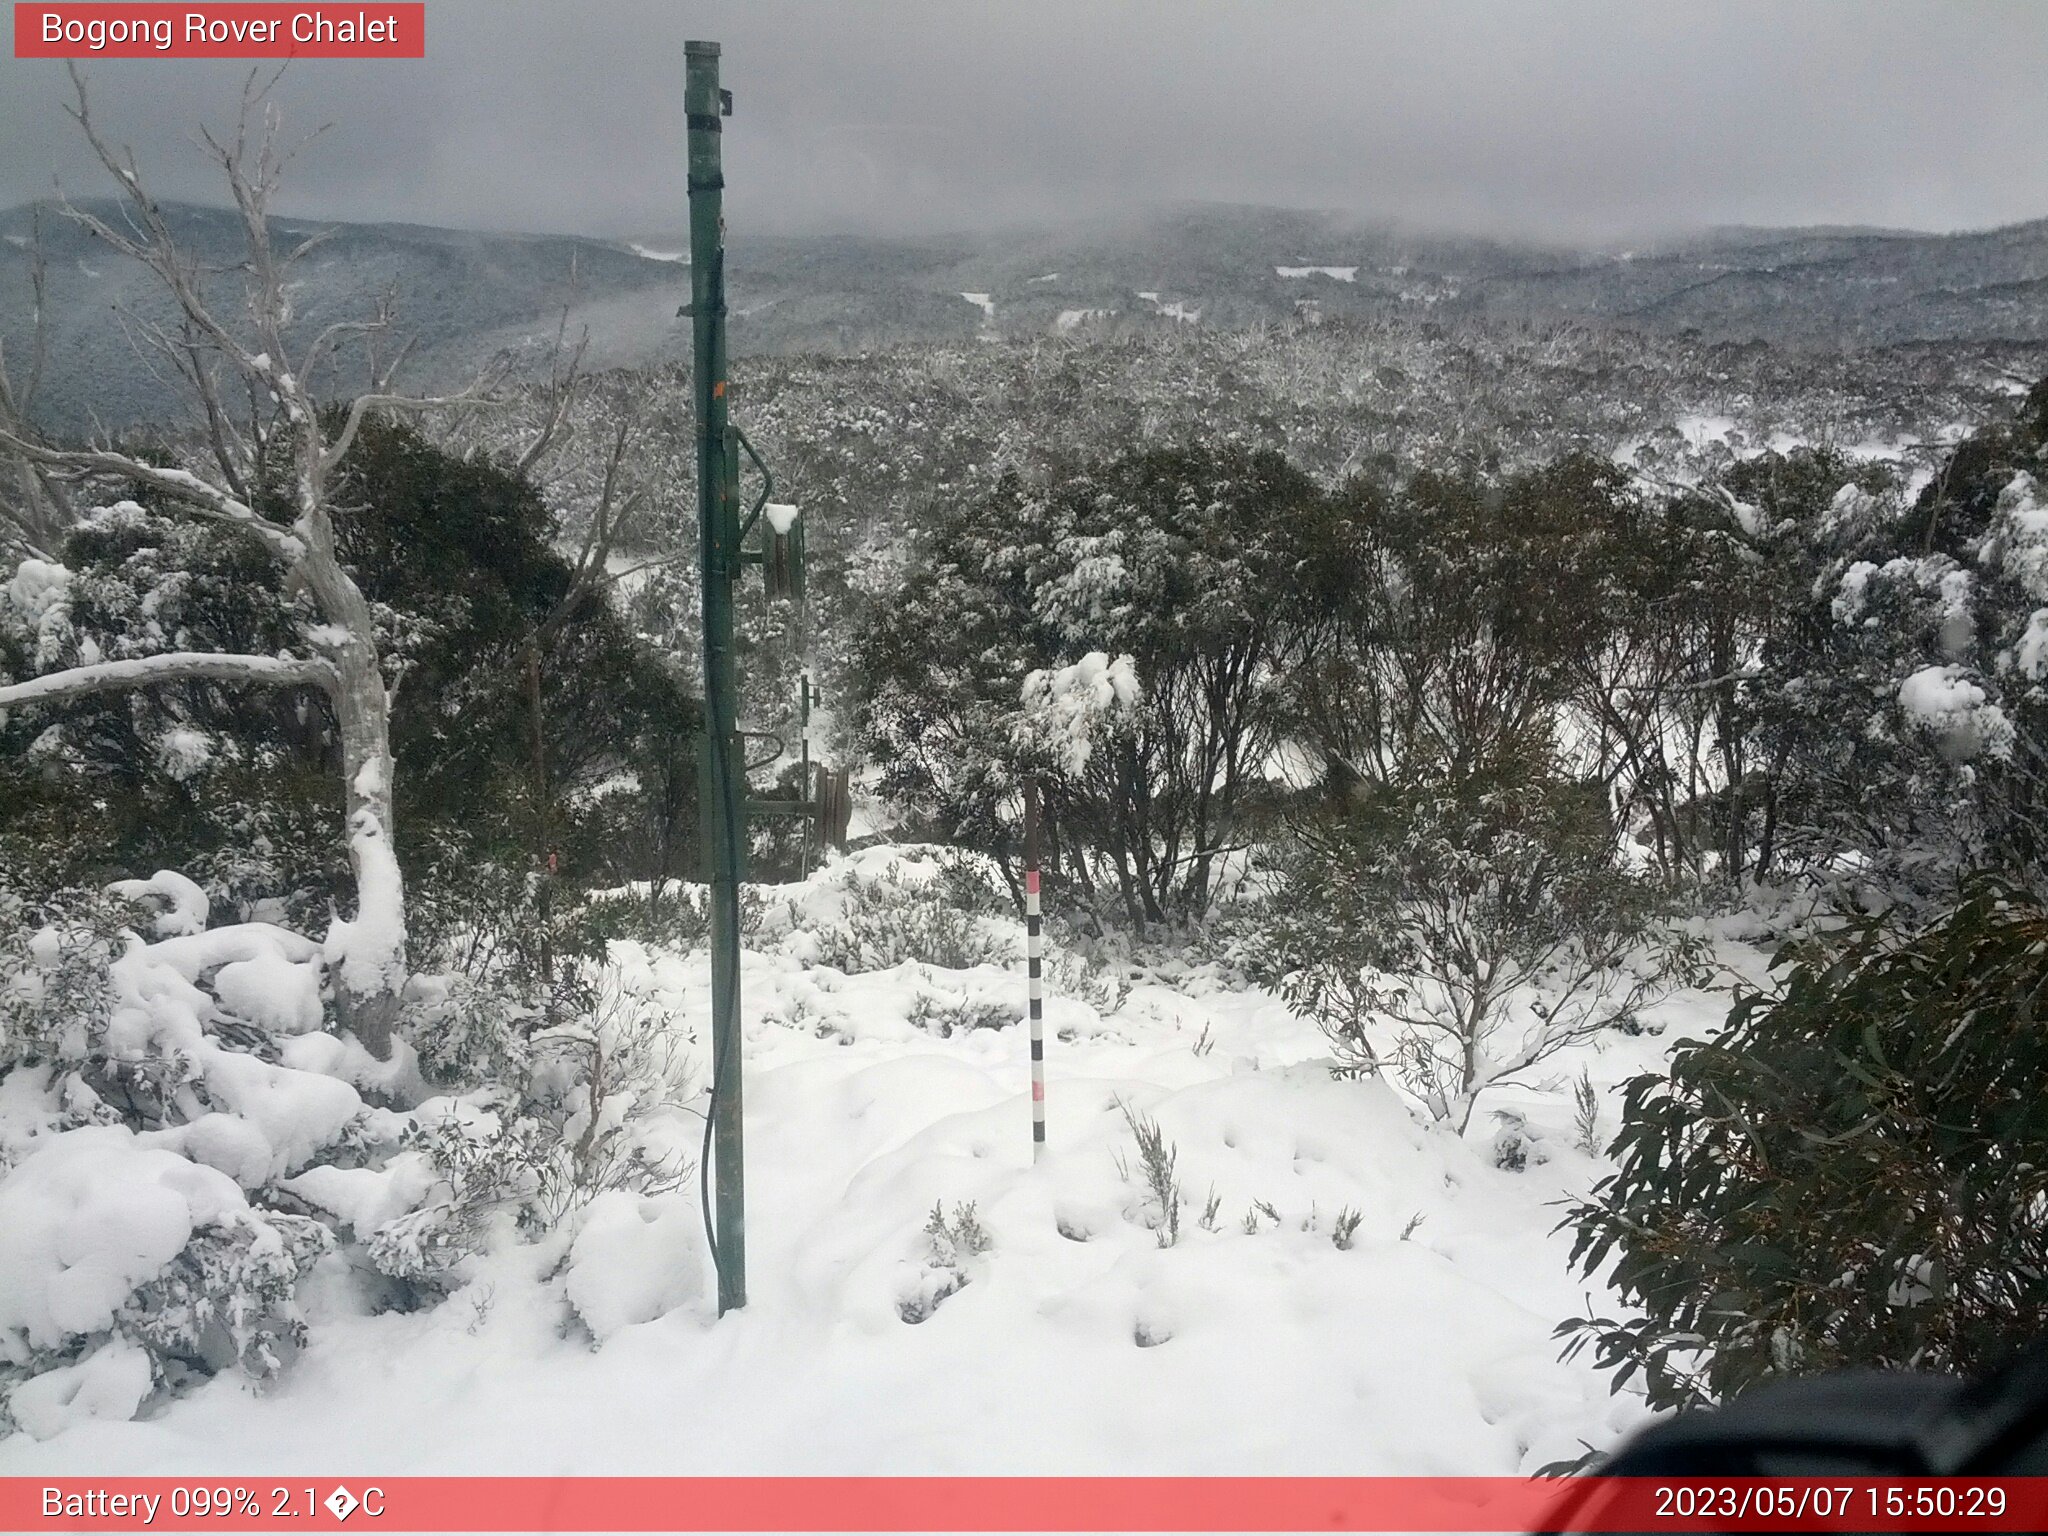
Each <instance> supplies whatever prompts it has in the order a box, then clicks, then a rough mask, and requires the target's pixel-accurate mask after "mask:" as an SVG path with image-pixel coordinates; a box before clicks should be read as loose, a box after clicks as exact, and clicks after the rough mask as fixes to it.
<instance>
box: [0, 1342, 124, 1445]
mask: <svg viewBox="0 0 2048 1536" xmlns="http://www.w3.org/2000/svg"><path fill="white" fill-rule="evenodd" d="M151 1385H152V1382H151V1379H150V1369H149V1355H148V1353H147V1352H146V1351H145V1350H144V1349H143V1348H142V1347H141V1346H140V1345H137V1344H131V1343H129V1342H128V1341H127V1340H126V1339H115V1340H113V1341H111V1342H109V1343H107V1344H105V1345H102V1346H101V1347H100V1348H99V1349H97V1350H95V1351H94V1352H93V1353H92V1354H91V1355H89V1356H87V1357H86V1358H85V1359H84V1360H83V1361H81V1362H80V1363H79V1364H77V1365H65V1366H59V1367H58V1368H57V1369H56V1370H54V1371H45V1372H44V1373H43V1374H42V1375H40V1376H36V1377H32V1378H31V1379H29V1380H28V1381H25V1382H23V1383H22V1384H21V1385H20V1386H18V1387H16V1388H15V1389H14V1390H13V1392H11V1393H9V1394H8V1398H7V1408H8V1411H9V1412H10V1413H11V1414H12V1415H13V1416H14V1419H15V1421H16V1422H17V1423H19V1424H20V1425H21V1427H22V1428H23V1429H25V1430H26V1431H28V1433H29V1434H30V1435H31V1436H32V1437H34V1438H35V1439H37V1440H47V1439H49V1438H50V1437H51V1436H52V1435H55V1434H57V1433H59V1432H60V1431H62V1430H66V1429H69V1428H71V1427H72V1426H73V1425H74V1424H83V1423H86V1422H88V1421H89V1420H92V1419H113V1420H122V1419H129V1418H133V1417H134V1415H135V1410H136V1409H137V1408H138V1407H140V1406H141V1405H142V1400H143V1399H144V1398H145V1397H147V1396H148V1395H149V1392H150V1387H151Z"/></svg>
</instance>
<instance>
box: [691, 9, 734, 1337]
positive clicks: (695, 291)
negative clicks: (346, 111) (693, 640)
mask: <svg viewBox="0 0 2048 1536" xmlns="http://www.w3.org/2000/svg"><path fill="white" fill-rule="evenodd" d="M683 56H684V60H685V85H684V93H683V107H684V111H685V112H686V113H687V114H688V123H689V140H690V162H689V164H690V171H689V189H690V317H691V318H690V330H691V339H692V342H693V346H694V352H695V357H696V379H695V393H696V402H697V528H698V556H699V567H698V568H699V570H700V572H701V573H702V577H703V607H704V737H703V743H702V747H701V749H700V750H701V755H700V758H699V781H698V782H699V787H700V799H701V803H702V809H703V828H704V878H705V883H706V884H707V886H708V887H709V894H710V902H711V1056H712V1088H711V1114H710V1118H711V1125H710V1145H711V1149H712V1154H713V1160H712V1167H713V1169H714V1170H715V1172H716V1175H717V1199H716V1203H715V1209H716V1225H715V1228H714V1230H713V1233H712V1256H713V1259H714V1261H715V1262H716V1265H717V1268H718V1311H719V1314H720V1315H721V1316H723V1315H724V1314H725V1313H726V1312H728V1311H730V1310H732V1309H733V1308H734V1307H743V1306H745V1305H746V1304H747V1236H746V1164H745V1155H744V1147H743V1144H742V1134H741V1120H740V1109H741V1105H740V875H741V860H742V857H743V849H744V844H743V831H744V828H745V825H746V823H745V815H746V805H745V797H746V786H745V781H744V779H743V777H742V774H743V771H744V770H743V768H742V765H741V761H740V756H739V753H740V744H739V694H738V683H737V679H736V676H735V672H734V661H733V590H732V589H733V580H734V578H735V577H736V576H738V574H739V566H740V516H739V458H738V449H737V445H736V444H735V443H734V441H733V438H732V434H731V431H730V429H729V427H728V424H727V421H726V408H727V401H726V357H725V215H724V206H723V205H724V188H725V176H724V173H723V164H722V161H721V159H720V154H719V139H720V130H721V126H722V125H721V122H720V119H721V118H723V117H724V116H725V115H726V114H727V113H728V112H730V111H731V109H732V105H731V98H730V97H728V96H727V95H726V94H725V93H724V92H723V91H721V90H720V89H719V87H718V44H716V43H706V42H686V43H684V44H683Z"/></svg>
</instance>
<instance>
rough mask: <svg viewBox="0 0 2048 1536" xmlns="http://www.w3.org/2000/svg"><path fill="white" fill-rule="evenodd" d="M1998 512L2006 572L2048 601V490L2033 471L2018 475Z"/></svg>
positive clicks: (2001, 498) (2001, 497)
mask: <svg viewBox="0 0 2048 1536" xmlns="http://www.w3.org/2000/svg"><path fill="white" fill-rule="evenodd" d="M1997 515H1998V519H1999V532H2000V534H2001V535H2002V541H2003V543H2004V546H2005V548H2004V558H2003V561H2002V563H2003V565H2004V567H2005V571H2006V574H2008V575H2009V576H2011V577H2012V578H2013V579H2014V580H2015V581H2017V582H2019V584H2020V586H2021V587H2022V588H2023V589H2024V590H2025V591H2026V594H2027V596H2029V597H2031V598H2033V599H2034V600H2035V601H2036V602H2048V490H2044V489H2043V488H2042V486H2041V483H2040V482H2039V481H2038V480H2036V479H2035V478H2034V477H2033V476H2032V475H2029V474H2025V473H2022V474H2017V475H2014V476H2013V477H2012V480H2011V481H2010V482H2009V483H2008V484H2007V485H2006V487H2005V489H2004V490H2003V491H2001V492H1999V495H1998V506H1997Z"/></svg>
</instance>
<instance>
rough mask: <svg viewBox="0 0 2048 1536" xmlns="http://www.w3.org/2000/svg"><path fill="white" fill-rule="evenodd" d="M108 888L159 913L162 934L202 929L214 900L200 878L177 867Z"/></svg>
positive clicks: (159, 934)
mask: <svg viewBox="0 0 2048 1536" xmlns="http://www.w3.org/2000/svg"><path fill="white" fill-rule="evenodd" d="M107 889H108V890H109V891H111V892H112V893H113V894H114V895H116V896H119V897H121V898H122V899H123V900H126V901H132V902H135V903H137V904H139V905H142V906H146V907H149V908H150V909H151V910H152V911H153V912H154V913H155V919H154V921H155V927H156V933H157V937H158V938H162V939H168V938H172V937H175V936H180V935H185V934H193V933H199V932H201V931H203V930H204V929H205V927H206V919H207V915H208V913H209V912H210V911H211V910H212V904H211V903H210V902H209V901H208V900H207V896H206V892H205V891H203V890H201V889H200V888H199V886H198V884H197V882H195V881H193V880H190V879H187V878H186V877H185V876H184V875H181V874H179V873H178V872H177V871H176V870H175V869H160V870H158V871H157V872H156V873H155V874H154V875H151V876H150V877H149V878H148V879H147V880H116V881H115V882H114V883H113V884H112V885H110V886H108V887H107Z"/></svg>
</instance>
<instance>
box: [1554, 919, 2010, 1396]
mask: <svg viewBox="0 0 2048 1536" xmlns="http://www.w3.org/2000/svg"><path fill="white" fill-rule="evenodd" d="M1780 966H1781V968H1782V969H1783V972H1784V974H1783V977H1782V980H1781V982H1780V983H1779V985H1777V986H1776V987H1774V988H1773V989H1771V990H1769V991H1767V992H1750V993H1747V994H1745V995H1744V996H1743V997H1741V998H1740V999H1739V1000H1738V1001H1737V1003H1736V1006H1735V1008H1734V1010H1733V1011H1732V1012H1731V1013H1730V1015H1729V1022H1728V1027H1727V1029H1725V1030H1724V1031H1723V1032H1721V1033H1720V1034H1719V1035H1717V1036H1716V1037H1715V1038H1714V1039H1713V1040H1711V1041H1709V1042H1705V1043H1702V1042H1698V1041H1687V1042H1685V1043H1684V1044H1683V1045H1681V1046H1680V1048H1679V1049H1678V1051H1677V1052H1676V1053H1675V1054H1674V1056H1673V1057H1672V1059H1671V1063H1670V1067H1669V1070H1668V1072H1664V1073H1656V1074H1650V1075H1645V1076H1642V1077H1638V1078H1636V1079H1635V1080H1633V1081H1632V1082H1630V1083H1629V1085H1628V1089H1627V1097H1626V1101H1625V1106H1624V1109H1623V1118H1622V1126H1621V1131H1620V1134H1619V1136H1618V1137H1617V1138H1616V1140H1615V1142H1614V1146H1613V1151H1614V1153H1615V1156H1616V1158H1617V1160H1618V1162H1619V1164H1620V1168H1619V1171H1618V1172H1617V1173H1615V1174H1614V1175H1613V1176H1612V1177H1610V1178H1608V1179H1607V1180H1605V1181H1604V1182H1603V1183H1602V1184H1601V1185H1600V1186H1599V1187H1598V1189H1596V1191H1595V1192H1594V1197H1593V1198H1592V1199H1591V1200H1590V1201H1587V1202H1585V1203H1583V1204H1581V1205H1579V1206H1578V1207H1577V1208H1576V1209H1575V1210H1574V1211H1573V1213H1572V1220H1573V1222H1574V1223H1575V1224H1576V1226H1577V1229H1578V1230H1577V1237H1576V1240H1575V1242H1574V1245H1573V1257H1574V1258H1575V1260H1577V1261H1578V1262H1579V1263H1580V1264H1581V1265H1582V1266H1583V1267H1584V1269H1585V1270H1586V1272H1587V1273H1588V1274H1602V1275H1611V1280H1610V1282H1609V1283H1611V1284H1612V1285H1613V1286H1614V1288H1615V1289H1616V1291H1617V1292H1618V1293H1619V1295H1620V1296H1621V1298H1622V1300H1623V1302H1624V1303H1625V1304H1626V1306H1627V1307H1628V1308H1629V1309H1630V1310H1629V1311H1627V1312H1625V1313H1623V1314H1622V1315H1620V1316H1613V1317H1592V1318H1580V1319H1575V1320H1573V1321H1571V1322H1568V1323H1566V1324H1564V1325H1563V1326H1562V1327H1561V1328H1560V1329H1559V1333H1560V1335H1563V1336H1568V1337H1570V1338H1571V1340H1572V1343H1571V1351H1572V1352H1573V1353H1576V1352H1578V1351H1580V1350H1584V1349H1588V1348H1590V1349H1591V1350H1592V1352H1593V1358H1594V1359H1595V1361H1596V1362H1597V1363H1598V1364H1600V1365H1602V1366H1604V1367H1607V1368H1610V1369H1612V1370H1613V1371H1614V1372H1615V1376H1614V1385H1615V1387H1616V1389H1617V1390H1619V1389H1620V1388H1622V1387H1623V1386H1625V1385H1628V1384H1630V1383H1631V1382H1634V1381H1636V1380H1638V1379H1639V1380H1640V1382H1641V1385H1642V1388H1643V1390H1644V1391H1645V1392H1646V1394H1647V1396H1648V1399H1649V1402H1650V1404H1651V1406H1653V1407H1658V1408H1669V1407H1684V1406H1691V1405H1697V1404H1702V1403H1710V1402H1713V1401H1717V1400H1719V1399H1722V1398H1725V1397H1726V1396H1728V1395H1729V1394H1731V1393H1734V1392H1738V1391H1741V1390H1742V1389H1743V1388H1745V1387H1748V1386H1750V1385H1752V1384H1754V1383H1756V1382H1758V1381H1761V1380H1765V1379H1767V1378H1771V1377H1776V1376H1785V1375H1797V1374H1803V1373H1807V1372H1815V1371H1825V1370H1831V1369H1835V1368H1838V1367H1843V1366H1849V1365H1857V1366H1887V1367H1895V1368H1900V1369H1915V1370H1943V1371H1954V1372H1957V1373H1959V1374H1969V1373H1972V1372H1975V1371H1979V1370H1983V1369H1987V1368H1989V1367H1990V1366H1992V1365H1994V1364H1996V1363H1998V1362H2000V1361H2002V1360H2004V1359H2005V1358H2006V1357H2007V1356H2008V1355H2009V1354H2010V1352H2011V1351H2012V1350H2013V1349H2014V1347H2015V1346H2016V1344H2017V1343H2018V1342H2019V1341H2022V1340H2028V1339H2035V1338H2039V1337H2041V1336H2042V1333H2043V1331H2044V1330H2048V1226H2044V1225H2043V1222H2042V1219H2041V1217H2042V1211H2043V1209H2044V1204H2048V1036H2044V1034H2043V1031H2042V1028H2041V1022H2040V1014H2039V1008H2040V1002H2041V999H2042V997H2043V995H2044V993H2048V912H2044V911H2043V910H2042V908H2041V906H2040V905H2039V903H2038V902H2037V901H2035V900H2033V899H2032V898H2030V897H2027V896H2024V895H2021V894H2019V893H2017V892H2016V891H2014V890H2012V889H2011V888H2009V887H2005V886H2001V885H1999V884H1996V883H1991V882H1987V881H1979V882H1976V883H1974V884H1973V885H1972V887H1971V888H1970V889H1969V890H1968V891H1967V892H1966V894H1965V898H1964V900H1963V901H1962V902H1961V904H1960V905H1959V906H1957V907H1956V908H1955V909H1954V910H1953V911H1952V912H1950V913H1949V914H1948V915H1947V916H1945V917H1943V918H1941V919H1940V920H1938V921H1935V922H1933V923H1932V924H1929V925H1927V926H1925V927H1923V928H1921V929H1920V930H1918V931H1903V930H1902V929H1901V928H1900V926H1899V925H1898V922H1897V918H1896V914H1894V916H1893V917H1892V918H1890V919H1867V920H1862V921H1859V922H1857V923H1855V924H1853V925H1852V926H1850V927H1849V928H1847V929H1845V930H1843V931H1842V932H1841V933H1839V934H1837V935H1836V936H1835V937H1834V938H1833V939H1831V940H1825V941H1822V940H1816V941H1812V942H1810V943H1808V944H1807V945H1805V946H1801V947H1798V948H1794V949H1790V950H1788V951H1787V952H1786V953H1785V954H1784V955H1783V956H1782V958H1781V960H1780Z"/></svg>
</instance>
